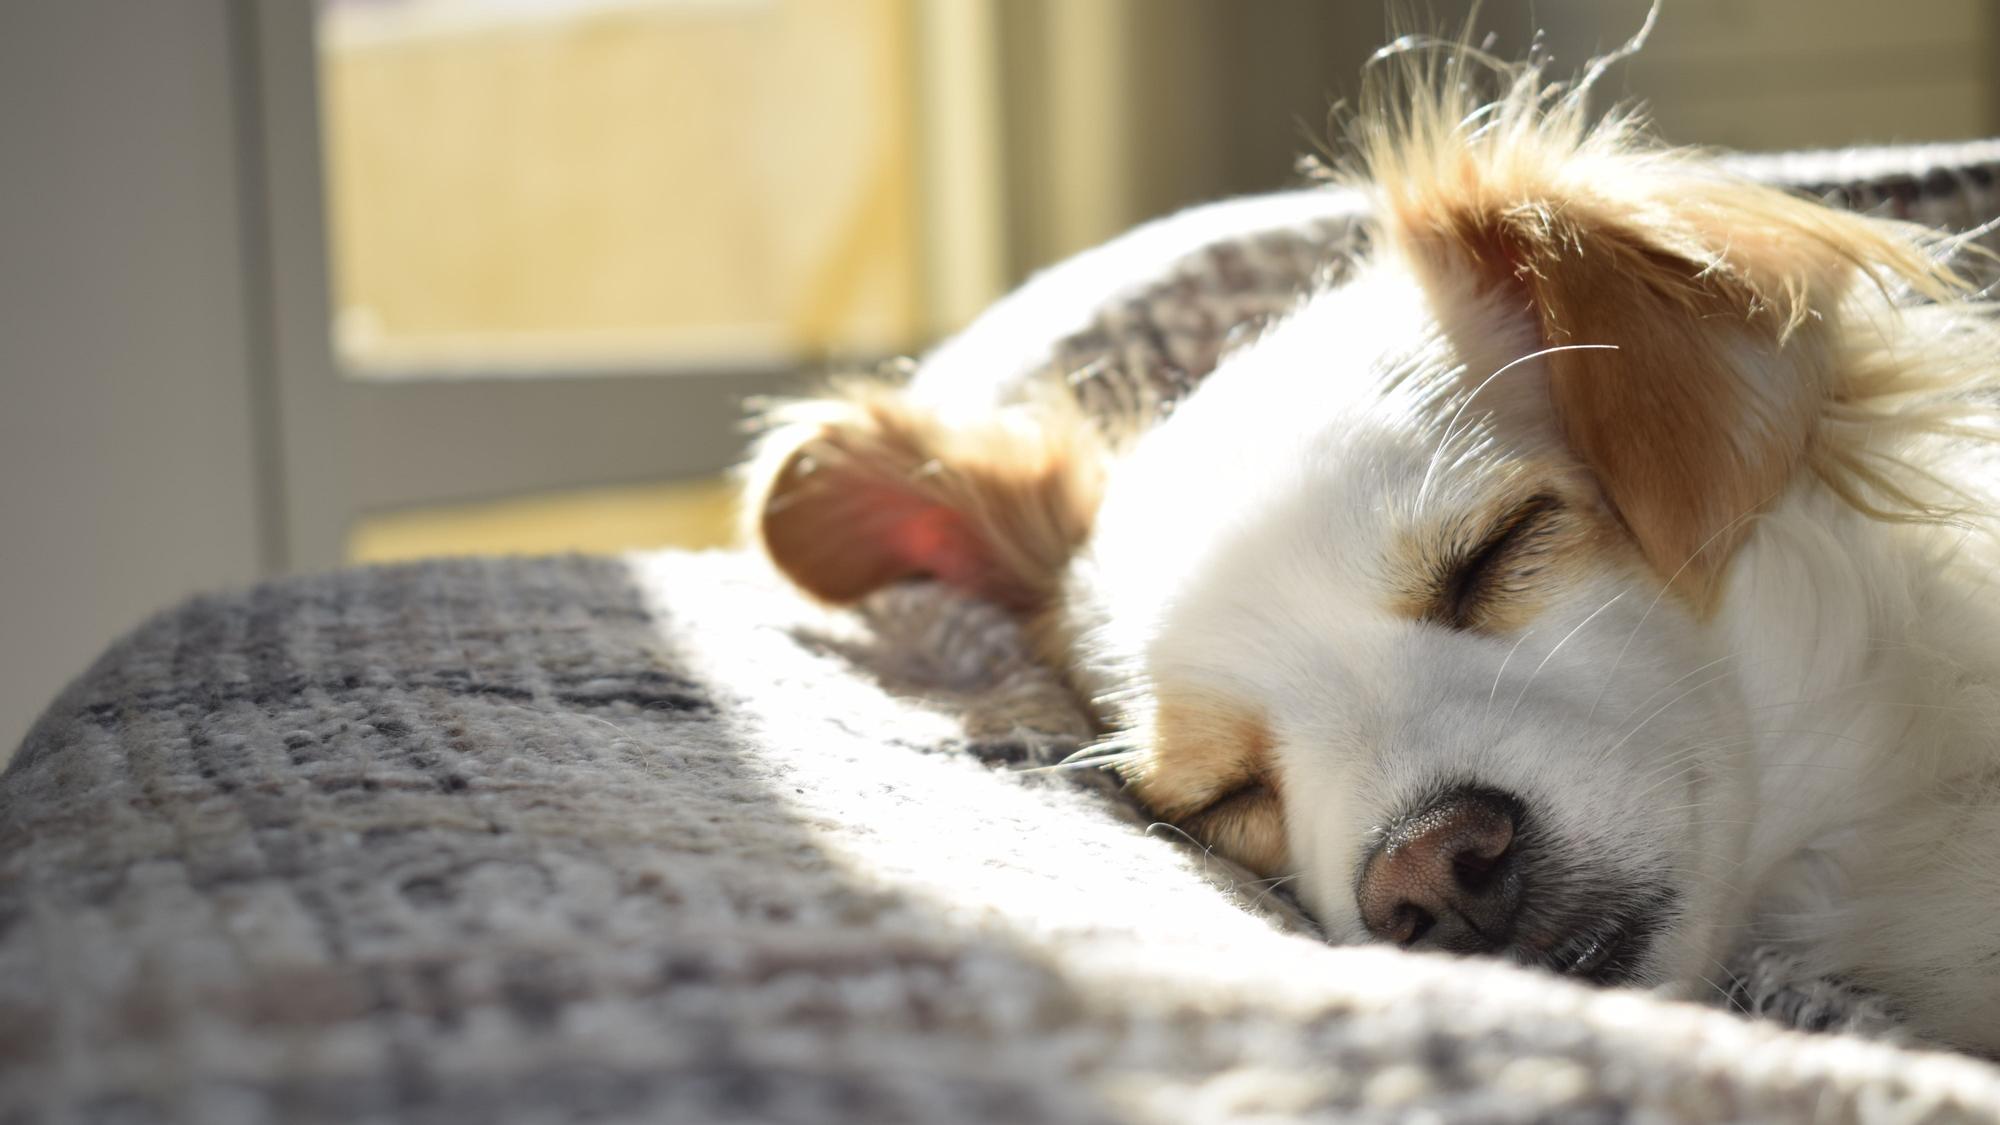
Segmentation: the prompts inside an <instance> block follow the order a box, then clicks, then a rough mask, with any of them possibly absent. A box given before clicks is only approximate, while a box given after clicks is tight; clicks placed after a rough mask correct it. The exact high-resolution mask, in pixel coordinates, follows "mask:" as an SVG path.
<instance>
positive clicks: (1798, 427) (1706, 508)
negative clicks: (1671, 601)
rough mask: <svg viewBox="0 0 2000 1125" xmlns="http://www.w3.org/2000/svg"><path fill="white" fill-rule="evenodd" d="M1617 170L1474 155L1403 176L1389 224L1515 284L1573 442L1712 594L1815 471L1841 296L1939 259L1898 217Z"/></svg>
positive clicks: (1674, 559) (1623, 504)
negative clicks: (1917, 249) (1572, 178)
mask: <svg viewBox="0 0 2000 1125" xmlns="http://www.w3.org/2000/svg"><path fill="white" fill-rule="evenodd" d="M1510 171H1511V172H1513V173H1516V174H1518V173H1519V172H1520V170H1519V169H1511V170H1510ZM1621 171H1629V170H1621V169H1620V168H1619V167H1618V166H1617V165H1616V164H1615V163H1614V164H1611V165H1608V166H1604V167H1599V168H1597V169H1595V170H1594V171H1593V172H1592V177H1595V178H1596V179H1593V178H1592V177H1584V178H1582V179H1581V181H1580V182H1572V183H1566V182H1564V180H1563V179H1562V178H1561V177H1547V178H1541V177H1535V176H1527V177H1525V178H1522V179H1520V180H1519V181H1518V182H1514V181H1508V180H1506V179H1504V178H1496V176H1495V175H1494V174H1493V173H1494V172H1495V170H1494V169H1490V168H1482V167H1480V166H1478V164H1477V163H1476V162H1470V161H1469V162H1468V163H1467V164H1466V165H1465V167H1464V169H1463V172H1464V175H1463V176H1461V177H1455V178H1452V179H1450V180H1445V181H1432V182H1429V183H1425V184H1421V185H1411V184H1404V185H1400V186H1401V187H1402V189H1403V190H1402V192H1401V193H1400V194H1399V195H1397V196H1395V197H1393V198H1392V200H1391V203H1390V208H1389V210H1390V220H1391V221H1390V225H1391V227H1392V230H1393V233H1394V234H1395V236H1396V237H1398V238H1400V239H1401V240H1402V241H1403V243H1404V245H1405V246H1406V248H1407V249H1408V250H1409V251H1410V253H1411V254H1412V257H1413V260H1415V261H1416V262H1417V263H1418V264H1419V268H1420V270H1423V269H1429V270H1450V271H1456V272H1458V273H1459V274H1460V275H1462V274H1463V272H1464V271H1465V270H1467V269H1470V270H1471V271H1472V272H1473V273H1474V274H1475V275H1477V276H1479V277H1481V278H1483V279H1484V280H1485V281H1486V282H1487V283H1489V286H1490V287H1498V288H1501V289H1503V290H1506V291H1510V292H1512V293H1513V294H1515V298H1514V299H1517V300H1518V301H1519V302H1520V304H1521V307H1523V308H1524V309H1526V310H1527V312H1528V313H1529V315H1530V316H1531V317H1532V318H1533V320H1534V324H1535V327H1536V329H1537V330H1538V332H1539V336H1540V342H1541V344H1542V345H1543V346H1544V347H1545V348H1547V349H1550V351H1549V354H1548V355H1547V356H1546V358H1545V363H1546V365H1547V367H1546V369H1547V371H1548V372H1549V388H1548V389H1549V398H1550V402H1551V405H1552V407H1553V410H1554V416H1555V421H1556V425H1557V427H1558V429H1559V431H1560V433H1561V435H1562V436H1563V438H1564V439H1565V440H1566V442H1567V444H1568V445H1569V447H1570V449H1571V451H1572V452H1573V453H1574V454H1575V456H1576V457H1577V458H1578V460H1579V461H1581V462H1582V464H1583V465H1584V467H1586V468H1587V469H1589V470H1590V471H1591V472H1592V473H1593V474H1594V475H1595V477H1596V478H1597V480H1598V482H1599V484H1600V486H1601V488H1602V489H1603V492H1604V495H1605V497H1606V499H1607V500H1608V501H1609V503H1610V504H1611V506H1612V507H1613V508H1614V509H1615V510H1616V511H1617V514H1618V516H1619V517H1620V518H1621V519H1622V520H1623V522H1624V523H1625V525H1626V526H1627V527H1628V528H1629V529H1630V531H1631V534H1632V536H1633V537H1634V539H1635V540H1636V541H1637V543H1638V545H1639V548H1640V550H1641V551H1642V552H1643V554H1644V555H1645V557H1646V559H1647V561H1648V562H1649V563H1650V564H1651V566H1652V567H1653V569H1655V570H1656V571H1658V572H1659V574H1660V575H1661V577H1662V578H1664V579H1668V580H1672V581H1676V582H1677V588H1676V592H1677V593H1681V594H1684V595H1687V596H1690V597H1691V598H1692V599H1693V600H1694V601H1696V602H1697V604H1702V603H1706V602H1707V601H1708V600H1709V599H1710V598H1711V597H1712V596H1713V593H1714V586H1715V583H1714V578H1715V577H1716V575H1717V574H1718V573H1719V571H1720V570H1721V568H1722V566H1723V564H1724V563H1725V562H1726V561H1727V560H1728V558H1729V556H1730V554H1731V552H1732V550H1733V548H1734V545H1735V544H1736V542H1737V541H1738V540H1739V539H1740V537H1741V536H1742V534H1743V533H1744V532H1745V531H1746V530H1747V528H1748V525H1749V522H1750V521H1749V520H1748V518H1747V517H1749V516H1751V515H1753V514H1754V513H1756V512H1757V511H1758V510H1759V509H1760V508H1762V507H1763V506H1764V505H1766V504H1768V503H1770V502H1771V501H1773V500H1775V499H1776V498H1777V497H1778V496H1779V494H1780V493H1781V492H1783V491H1784V489H1785V488H1786V486H1787V484H1788V483H1789V482H1790V481H1791V480H1792V479H1793V477H1794V476H1795V474H1797V473H1798V472H1799V471H1800V469H1801V468H1802V467H1803V466H1804V465H1805V463H1806V460H1807V456H1808V450H1809V446H1810V445H1811V443H1812V442H1813V440H1814V435H1815V432H1816V429H1817V427H1818V425H1819V421H1820V419H1821V417H1822V414H1823V413H1824V412H1825V411H1826V410H1827V408H1828V406H1829V404H1830V402H1831V396H1832V393H1833V388H1834V385H1835V383H1836V381H1837V376H1838V372H1837V370H1835V365H1836V363H1837V356H1836V354H1835V353H1836V350H1837V336H1836V333H1837V332H1838V317H1839V312H1840V308H1841V304H1842V300H1843V298H1844V296H1845V295H1846V294H1847V293H1848V292H1849V290H1850V288H1851V287H1852V286H1854V285H1855V284H1857V283H1861V284H1867V283H1869V277H1870V275H1875V276H1882V275H1888V274H1900V275H1922V274H1923V272H1924V271H1925V270H1927V269H1929V268H1931V267H1930V265H1929V263H1926V262H1923V261H1922V260H1921V259H1920V258H1917V257H1916V256H1915V255H1914V254H1913V250H1912V247H1911V244H1910V243H1909V242H1908V241H1906V240H1904V239H1903V238H1902V237H1901V236H1900V234H1899V233H1898V232H1895V231H1894V229H1893V228H1890V227H1889V226H1888V225H1887V224H1879V223H1875V222H1873V221H1871V220H1866V219H1861V218H1858V217H1855V216H1851V215H1846V214H1841V213H1837V212H1834V211H1832V210H1830V209H1828V208H1825V207H1822V206H1820V205H1818V204H1815V203H1811V202H1808V201H1805V200H1800V199H1796V198H1793V197H1791V196H1788V195H1785V194H1784V193H1782V192H1779V191H1776V190H1773V189H1771V188H1768V187H1763V186H1759V185H1755V184H1749V183H1744V182H1740V181H1736V180H1731V179H1725V178H1721V177H1719V176H1717V175H1714V174H1712V173H1711V174H1702V173H1701V172H1699V171H1698V170H1696V169H1694V168H1692V167H1690V168H1688V169H1686V170H1684V171H1681V172H1678V173H1677V172H1676V171H1675V170H1674V166H1673V165H1672V164H1671V163H1669V164H1667V165H1666V166H1665V170H1664V171H1663V170H1662V169H1660V168H1647V169H1645V170H1644V172H1643V174H1641V173H1638V172H1632V173H1631V174H1632V176H1633V177H1634V183H1635V184H1636V185H1641V186H1634V187H1629V188H1628V184H1627V183H1626V182H1625V181H1623V180H1621V179H1620V178H1619V173H1620V172H1621ZM1599 179H1601V180H1602V181H1603V182H1604V183H1605V184H1608V188H1607V187H1602V186H1600V185H1599V183H1598V182H1597V180H1599ZM1878 271H1879V273H1878ZM1577 345H1581V346H1577Z"/></svg>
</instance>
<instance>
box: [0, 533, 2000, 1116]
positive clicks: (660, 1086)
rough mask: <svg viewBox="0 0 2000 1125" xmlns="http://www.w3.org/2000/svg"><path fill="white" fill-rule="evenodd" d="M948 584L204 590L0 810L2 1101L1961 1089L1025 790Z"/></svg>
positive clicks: (1818, 1101) (1844, 1041)
mask: <svg viewBox="0 0 2000 1125" xmlns="http://www.w3.org/2000/svg"><path fill="white" fill-rule="evenodd" d="M1084 735H1085V726H1084V721H1083V717H1082V716H1081V715H1080V714H1079V713H1078V711H1077V710H1076V707H1075V705H1074V704H1073V703H1072V702H1071V700H1070V698H1069V696H1068V695H1067V694H1065V692H1064V691H1063V690H1062V688H1061V686H1060V685H1059V684H1058V683H1057V682H1056V681H1055V680H1054V679H1053V678H1052V677H1051V676H1050V675H1049V674H1048V673H1046V672H1044V671H1043V670H1041V669H1040V668H1038V667H1036V666H1035V665H1033V664H1032V663H1031V662H1029V661H1028V660H1027V659H1026V658H1025V656H1024V654H1023V650H1022V648H1021V645H1020V641H1019V638H1018V636H1017V635H1016V633H1015V632H1014V630H1013V628H1012V626H1011V625H1010V624H1009V623H1008V622H1007V621H1005V620H1004V619H1002V618H1001V617H999V616H998V615H997V614H995V613H994V612H993V611H991V610H989V609H986V608H985V607H982V606H978V605H973V604H969V603H963V602H959V601H956V600H954V599H952V598H950V597H949V596H947V595H945V594H943V593H941V592H939V591H937V590H935V589H932V588H928V587H921V586H919V587H911V588H907V589H902V590H896V591H892V592H889V593H887V594H885V595H882V596H880V597H878V598H877V599H876V600H875V601H874V602H872V603H870V604H869V605H868V606H867V607H866V609H865V610H864V611H863V612H861V613H856V614H836V613H830V612H824V611H819V610H815V609H813V608H811V607H809V606H806V605H805V604H804V603H802V602H801V601H799V600H798V599H797V598H796V597H795V596H793V595H792V594H790V593H789V592H788V591H786V590H784V589H783V588H782V587H781V586H780V584H779V583H778V581H777V580H776V579H775V578H774V577H772V576H770V575H768V574H767V573H766V572H765V571H764V570H763V569H762V567H761V566H760V565H759V564H757V563H756V562H755V561H754V560H752V559H749V558H747V557H743V556H735V555H709V556H688V555H677V554H666V555H658V556H645V557H637V558H632V559H629V560H615V559H582V558H567V559H553V560H538V561H537V560H530V561H520V560H515V561H462V562H438V563H430V564H424V565H419V566H413V567H402V568H393V569H383V570H365V571H357V572H352V573H346V574H339V575H333V576H329V577H323V578H315V579H307V580H296V581H292V582H287V583H282V584H278V585H272V586H266V587H263V588H260V589H257V590H253V591H250V592H247V593H243V594H236V595H231V596H226V597H218V598H209V599H204V600H200V601H197V602H195V603H193V604H191V605H189V606H187V607H184V608H183V609H181V610H179V611H177V612H174V613H171V614H168V615H165V616H163V617H161V618H159V619H157V620H156V621H154V622H152V623H151V624H149V625H148V626H146V627H145V628H143V629H141V630H140V631H139V632H138V633H136V634H135V635H133V636H132V637H131V638H129V639H128V640H127V641H125V642H123V643H122V644H121V645H119V646H118V647H116V648H115V649H114V650H113V651H112V652H110V653H109V654H107V655H106V656H105V658H104V659H103V660H102V661H101V662H100V663H99V664H98V665H97V667H96V668H95V669H94V670H93V671H92V672H90V673H89V674H88V675H86V676H85V677H84V678H83V679H82V680H81V681H80V682H79V683H78V684H76V685H75V686H74V687H73V688H72V689H71V690H70V691H69V692H68V693H67V694H66V695H65V696H64V697H63V698H62V699H61V700H60V701H59V702H58V703H57V704H56V706H55V707H54V708H53V709H52V710H51V711H50V712H49V714H48V715H47V716H46V717H45V719H44V720H43V721H42V723H41V724H40V725H39V726H38V727H37V729H36V730H35V732H34V733H33V734H32V735H31V736H30V738H29V740H28V741H27V743H26V744H25V746H24V747H23V749H22V751H21V753H20V755H19V757H18V759H17V760H16V761H15V763H14V764H13V766H12V767H11V769H10V771H9V773H8V774H7V775H6V777H5V780H4V784H0V1059H4V1060H5V1064H4V1066H0V1121H10V1122H11V1121H32V1120H47V1121H72V1120H74V1121H98V1120H103V1121H168V1120H171V1121H186V1122H201V1123H216V1125H221V1123H227V1122H236V1121H244V1122H249V1121H285V1122H310V1121H336V1120H341V1121H345V1120H406V1121H434V1122H482V1123H484V1122H501V1123H506V1122H533V1121H550V1120H598V1121H798V1122H818V1121H831V1122H851V1123H863V1122H868V1123H873V1122H897V1121H941V1122H955V1121H967V1122H1015V1121H1063V1122H1068V1121H1078V1122H1082V1121H1093V1122H1096V1121H1102V1122H1114V1121H1120V1122H1185V1121H1201V1120H1243V1119H1260V1120H1293V1119H1337V1120H1363V1121H1367V1120H1384V1121H1386V1120H1407V1119H1412V1115H1413V1113H1415V1112H1416V1111H1418V1110H1422V1111H1423V1113H1424V1119H1426V1120H1433V1121H1451V1122H1457V1121H1464V1122H1471V1121H1481V1122H1485V1121H1516V1120H1518V1121H1526V1120H1544V1119H1551V1118H1555V1119H1573V1120H1589V1121H1600V1120H1618V1119H1624V1118H1627V1117H1636V1118H1639V1119H1654V1120H1676V1119H1677V1120H1703V1121H1722V1120H1740V1121H1763V1120H1774V1119H1800V1120H1804V1119H1814V1120H1829V1121H1840V1120H1862V1119H1872V1120H1892V1119H1893V1120H1899V1121H1901V1120H1946V1119H1955V1118H1958V1117H1961V1116H1975V1115H1983V1114H1985V1113H1987V1112H1990V1111H1991V1110H1993V1109H1994V1108H1995V1107H2000V1076H1996V1073H1995V1072H1994V1071H1992V1070H1990V1069H1989V1068H1988V1067H1987V1066H1985V1065H1984V1064H1980V1063H1976V1062H1972V1061H1969V1060H1963V1059H1958V1058H1954V1057H1950V1056H1945V1055H1929V1054H1923V1053H1917V1052H1910V1051H1904V1050H1900V1049H1897V1048H1894V1047H1890V1046H1884V1045H1879V1044H1875V1043H1870V1042H1865V1041H1862V1040H1858V1039H1853V1038H1844V1037H1836V1036H1807V1035H1803V1034H1799V1033H1796V1032H1789V1031H1784V1030H1781V1029H1779V1028H1778V1027H1776V1026H1774V1025H1772V1024H1769V1023H1762V1022H1752V1021H1749V1020H1745V1019H1741V1018H1738V1017H1735V1016H1731V1015H1728V1014H1726V1013H1724V1012H1720V1011H1715V1010H1709V1009H1704V1008H1698V1007H1694V1006H1691V1005H1684V1004H1673V1003H1667V1002H1663V1001H1658V1000H1654V999H1650V998H1648V997H1645V996H1642V995H1638V994H1632V993H1618V992H1600V991H1591V990H1588V989H1584V988H1581V987H1577V986H1574V985H1571V984H1568V983H1565V982H1561V981H1557V980H1554V979H1551V978H1545V977H1542V976H1539V975H1535V974H1530V973H1527V972H1524V971H1519V970H1513V969H1509V968H1506V967H1503V966H1500V965H1494V964H1480V963H1474V962H1452V961H1448V960H1443V959H1433V958H1426V957H1417V956H1410V955H1404V954H1399V953H1395V952H1393V951H1386V950H1381V949H1338V948H1333V947H1329V946H1325V945H1323V944H1321V943H1319V942H1318V941H1316V940H1315V939H1314V938H1313V937H1312V935H1311V934H1310V932H1309V927H1308V926H1306V925H1305V924H1304V923H1302V922H1301V921H1300V920H1299V919H1298V918H1297V917H1296V916H1295V915H1294V914H1293V913H1292V912H1291V911H1290V910H1289V909H1288V908H1287V907H1286V905H1285V903H1284V902H1283V901H1282V899H1281V897H1279V896H1278V895H1275V894H1273V893H1272V892H1271V891H1270V890H1269V889H1268V888H1266V887H1263V886H1260V885H1258V884H1254V883H1247V882H1244V881H1242V878H1241V876H1240V875H1239V873H1237V872H1235V871H1233V870H1231V869H1229V868H1227V867H1226V866H1225V865H1223V864H1221V863H1219V862H1217V861H1214V860H1212V859H1210V858H1209V857H1205V856H1203V855H1202V854H1201V853H1200V852H1199V851H1196V850H1194V849H1191V848H1189V847H1187V846H1186V845H1185V844H1184V843H1182V842H1181V841H1179V840H1177V839H1175V838H1174V837H1173V836H1172V835H1171V834H1170V833H1165V832H1162V831H1159V830H1156V829H1153V828H1150V827H1149V825H1148V822H1147V820H1146V818H1145V817H1143V816H1141V815H1139V814H1138V813H1137V812H1136V811H1135V810H1134V809H1132V808H1131V807H1129V806H1128V805H1127V804H1126V803H1125V802H1124V801H1123V800H1122V799H1121V798H1120V796H1119V795H1118V794H1117V793H1116V792H1115V790H1114V789H1112V788H1111V787H1110V786H1108V785H1107V784H1106V783H1105V779H1104V778H1103V776H1102V775H1098V774H1078V773H1074V772H1061V771H1042V770H1035V769H1033V768H1031V767H1033V766H1034V765H1035V764H1036V763H1039V762H1044V761H1048V760H1051V759H1052V758H1053V757H1055V756H1058V755H1060V754H1061V753H1064V752H1066V751H1067V750H1068V749H1069V748H1071V747H1073V746H1074V745H1076V744H1077V741H1078V740H1079V739H1080V738H1082V737H1083V736H1084Z"/></svg>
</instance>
